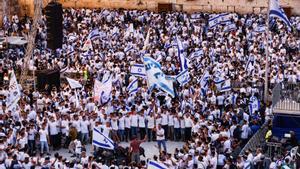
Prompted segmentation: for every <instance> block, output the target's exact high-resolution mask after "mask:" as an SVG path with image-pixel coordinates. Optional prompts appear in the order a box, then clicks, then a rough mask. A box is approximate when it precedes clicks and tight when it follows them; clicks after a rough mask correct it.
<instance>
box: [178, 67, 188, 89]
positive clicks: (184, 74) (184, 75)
mask: <svg viewBox="0 0 300 169" xmlns="http://www.w3.org/2000/svg"><path fill="white" fill-rule="evenodd" d="M176 80H177V81H178V82H179V83H180V85H181V86H184V85H185V84H187V83H188V82H189V81H190V80H191V79H190V73H189V71H188V70H184V71H182V72H181V73H180V74H178V75H177V76H176Z"/></svg>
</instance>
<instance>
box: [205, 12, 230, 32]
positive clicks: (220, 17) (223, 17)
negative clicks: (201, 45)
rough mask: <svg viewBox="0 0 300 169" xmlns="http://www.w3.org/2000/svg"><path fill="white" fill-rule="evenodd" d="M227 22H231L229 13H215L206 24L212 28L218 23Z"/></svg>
mask: <svg viewBox="0 0 300 169" xmlns="http://www.w3.org/2000/svg"><path fill="white" fill-rule="evenodd" d="M229 22H231V14H227V13H223V14H217V15H214V16H213V17H211V18H210V19H209V20H208V26H209V28H210V29H212V28H214V27H216V26H217V25H219V24H222V23H229Z"/></svg>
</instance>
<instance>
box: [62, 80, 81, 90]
mask: <svg viewBox="0 0 300 169" xmlns="http://www.w3.org/2000/svg"><path fill="white" fill-rule="evenodd" d="M66 79H67V81H68V83H69V85H70V87H71V88H72V89H77V88H82V85H81V84H80V83H79V82H78V81H77V80H74V79H71V78H68V77H66Z"/></svg>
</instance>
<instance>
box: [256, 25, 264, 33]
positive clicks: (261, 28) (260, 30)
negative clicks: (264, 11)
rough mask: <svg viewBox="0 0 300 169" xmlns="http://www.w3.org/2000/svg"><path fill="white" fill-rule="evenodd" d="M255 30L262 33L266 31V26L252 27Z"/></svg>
mask: <svg viewBox="0 0 300 169" xmlns="http://www.w3.org/2000/svg"><path fill="white" fill-rule="evenodd" d="M254 31H255V32H257V33H263V32H265V31H266V26H265V25H259V26H257V27H256V28H255V29H254Z"/></svg>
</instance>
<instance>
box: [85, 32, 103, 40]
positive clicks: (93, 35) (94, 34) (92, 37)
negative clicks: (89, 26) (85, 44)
mask: <svg viewBox="0 0 300 169" xmlns="http://www.w3.org/2000/svg"><path fill="white" fill-rule="evenodd" d="M97 38H100V33H99V30H98V29H94V30H92V31H91V32H90V34H89V36H88V39H90V40H94V39H97Z"/></svg>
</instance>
